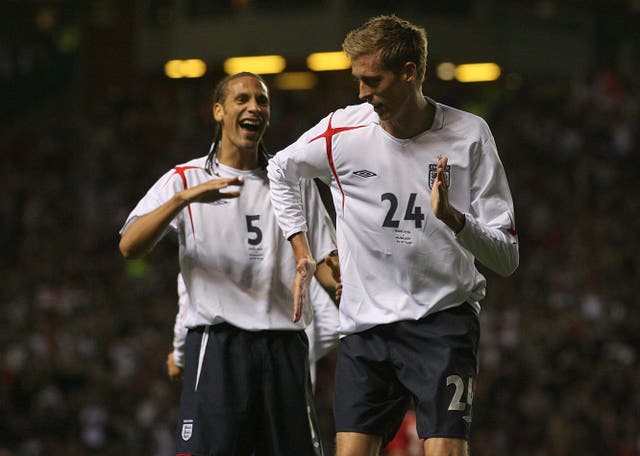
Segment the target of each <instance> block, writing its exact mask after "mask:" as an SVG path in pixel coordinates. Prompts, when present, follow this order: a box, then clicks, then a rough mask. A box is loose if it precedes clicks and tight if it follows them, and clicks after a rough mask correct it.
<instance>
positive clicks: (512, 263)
mask: <svg viewBox="0 0 640 456" xmlns="http://www.w3.org/2000/svg"><path fill="white" fill-rule="evenodd" d="M519 264H520V259H519V255H518V253H517V252H516V253H515V254H514V255H512V256H511V258H510V259H509V261H508V262H505V264H503V265H502V267H500V268H497V270H496V271H495V272H496V273H497V274H498V275H500V276H501V277H509V276H510V275H512V274H513V273H514V272H516V269H518V265H519Z"/></svg>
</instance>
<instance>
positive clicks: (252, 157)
mask: <svg viewBox="0 0 640 456" xmlns="http://www.w3.org/2000/svg"><path fill="white" fill-rule="evenodd" d="M217 157H218V162H220V163H221V164H223V165H225V166H229V167H230V168H234V169H239V170H242V171H250V170H252V169H256V168H257V167H258V149H257V148H256V149H251V150H246V149H238V148H237V147H225V145H224V144H221V145H220V148H219V149H218V152H217Z"/></svg>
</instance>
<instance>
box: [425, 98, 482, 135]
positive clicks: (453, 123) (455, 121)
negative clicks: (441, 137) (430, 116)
mask: <svg viewBox="0 0 640 456" xmlns="http://www.w3.org/2000/svg"><path fill="white" fill-rule="evenodd" d="M437 107H438V109H439V110H441V112H442V126H443V127H444V128H453V129H465V130H466V131H471V132H474V133H477V134H478V135H480V136H485V135H486V134H487V133H489V126H488V125H487V122H486V121H485V120H484V119H483V118H482V117H480V116H478V115H476V114H473V113H471V112H468V111H463V110H462V109H458V108H454V107H452V106H448V105H446V104H443V103H437Z"/></svg>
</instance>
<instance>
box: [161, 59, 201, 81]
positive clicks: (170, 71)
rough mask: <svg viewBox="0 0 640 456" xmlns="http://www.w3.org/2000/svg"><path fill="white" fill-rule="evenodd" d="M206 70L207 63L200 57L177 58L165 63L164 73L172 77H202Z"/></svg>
mask: <svg viewBox="0 0 640 456" xmlns="http://www.w3.org/2000/svg"><path fill="white" fill-rule="evenodd" d="M206 72H207V64H206V63H205V62H204V61H203V60H200V59H187V60H178V59H176V60H169V61H168V62H167V63H165V64H164V74H165V75H166V76H167V77H169V78H171V79H179V78H200V77H202V76H203V75H204V74H205V73H206Z"/></svg>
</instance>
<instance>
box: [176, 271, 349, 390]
mask: <svg viewBox="0 0 640 456" xmlns="http://www.w3.org/2000/svg"><path fill="white" fill-rule="evenodd" d="M309 300H310V301H311V305H312V307H313V322H312V324H310V325H309V326H307V327H306V329H305V332H306V333H307V338H308V339H309V368H310V373H311V383H312V384H313V385H315V381H316V369H315V363H316V362H317V361H318V360H319V359H321V358H322V357H323V356H325V355H326V354H327V353H329V352H330V351H331V350H332V349H333V348H335V347H336V346H337V345H338V308H337V307H336V305H335V304H334V302H333V300H332V299H331V297H330V296H329V295H328V294H327V292H326V291H325V290H324V288H322V285H320V283H319V282H318V281H317V280H316V279H315V278H314V279H311V285H310V289H309ZM188 307H189V294H188V293H187V289H186V287H185V285H184V280H183V279H182V274H178V313H177V314H176V321H175V324H174V326H173V359H174V360H175V363H176V365H178V366H179V367H182V368H184V344H185V342H186V339H187V331H188V330H187V328H186V327H185V326H184V315H185V314H186V310H187V308H188Z"/></svg>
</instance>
